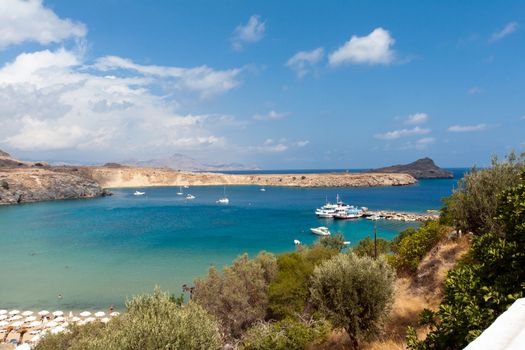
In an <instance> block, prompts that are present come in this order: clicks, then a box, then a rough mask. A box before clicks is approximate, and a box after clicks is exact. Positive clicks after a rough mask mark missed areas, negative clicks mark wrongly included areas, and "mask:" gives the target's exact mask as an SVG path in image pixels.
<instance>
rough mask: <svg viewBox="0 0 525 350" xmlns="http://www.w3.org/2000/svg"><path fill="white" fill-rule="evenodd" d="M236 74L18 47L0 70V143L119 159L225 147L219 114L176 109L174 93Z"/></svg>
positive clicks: (206, 87)
mask: <svg viewBox="0 0 525 350" xmlns="http://www.w3.org/2000/svg"><path fill="white" fill-rule="evenodd" d="M238 72H239V70H238V69H232V70H227V71H217V70H214V69H212V68H209V67H195V68H179V67H159V66H142V65H137V64H135V63H133V62H132V61H130V60H127V59H123V58H118V57H114V56H111V58H108V57H105V58H101V59H98V60H96V61H95V63H94V64H90V62H86V60H85V58H84V57H83V56H82V55H80V54H78V53H75V52H73V51H69V50H66V49H64V48H61V49H58V50H55V51H50V50H43V51H37V52H33V53H23V54H20V55H19V56H17V57H16V58H15V59H14V60H13V61H11V62H9V63H7V64H5V65H4V66H3V67H2V68H1V69H0V82H2V83H1V84H0V124H1V125H2V126H3V127H2V128H0V145H1V144H5V145H7V146H9V147H10V148H13V149H17V150H25V151H49V150H53V151H56V150H88V149H89V150H90V151H93V150H101V151H109V152H111V154H112V155H113V156H115V155H116V156H117V157H118V156H121V157H126V156H129V155H130V154H133V155H134V154H136V152H144V153H148V152H150V153H152V154H154V153H156V152H158V150H159V149H165V148H168V149H170V148H171V149H177V150H191V149H197V148H198V149H209V148H221V147H225V145H226V144H227V141H226V139H225V138H224V137H221V136H218V135H215V134H214V132H213V130H212V128H211V127H210V124H213V120H214V119H220V118H221V117H217V116H211V115H192V114H184V113H180V112H179V110H180V109H181V106H180V103H179V101H178V98H177V97H178V96H179V94H186V95H185V96H191V95H192V94H193V95H195V94H197V97H198V96H200V95H203V94H204V95H207V94H216V93H222V92H226V91H229V90H230V89H232V88H233V87H235V86H236V85H237V84H238V82H237V80H236V79H235V78H236V77H237V74H238ZM108 73H110V74H108ZM173 86H174V87H175V90H173V91H172V87H173ZM166 89H167V90H168V92H169V93H166V91H165V90H166ZM4 126H5V127H4Z"/></svg>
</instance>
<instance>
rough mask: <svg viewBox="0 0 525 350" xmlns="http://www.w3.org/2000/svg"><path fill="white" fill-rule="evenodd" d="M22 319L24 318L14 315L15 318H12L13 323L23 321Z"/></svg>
mask: <svg viewBox="0 0 525 350" xmlns="http://www.w3.org/2000/svg"><path fill="white" fill-rule="evenodd" d="M21 319H22V316H20V315H14V316H13V317H11V318H10V320H11V321H18V320H21Z"/></svg>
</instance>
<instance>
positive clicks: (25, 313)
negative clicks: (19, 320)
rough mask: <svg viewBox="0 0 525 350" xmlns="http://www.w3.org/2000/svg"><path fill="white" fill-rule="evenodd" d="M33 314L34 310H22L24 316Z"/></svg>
mask: <svg viewBox="0 0 525 350" xmlns="http://www.w3.org/2000/svg"><path fill="white" fill-rule="evenodd" d="M32 314H33V311H24V312H22V316H31V315H32Z"/></svg>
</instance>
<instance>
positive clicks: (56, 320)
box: [53, 316, 66, 322]
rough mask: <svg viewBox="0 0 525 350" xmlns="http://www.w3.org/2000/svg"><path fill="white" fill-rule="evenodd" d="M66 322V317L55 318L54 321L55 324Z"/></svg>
mask: <svg viewBox="0 0 525 350" xmlns="http://www.w3.org/2000/svg"><path fill="white" fill-rule="evenodd" d="M65 320H66V319H65V318H64V317H62V316H59V317H57V318H55V319H54V320H53V321H55V322H64V321H65Z"/></svg>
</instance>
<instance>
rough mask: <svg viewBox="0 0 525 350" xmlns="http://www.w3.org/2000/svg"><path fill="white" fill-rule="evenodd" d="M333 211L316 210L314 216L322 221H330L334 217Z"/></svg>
mask: <svg viewBox="0 0 525 350" xmlns="http://www.w3.org/2000/svg"><path fill="white" fill-rule="evenodd" d="M334 214H335V210H333V209H317V210H316V211H315V215H317V216H318V217H320V218H324V219H331V218H333V217H334Z"/></svg>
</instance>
